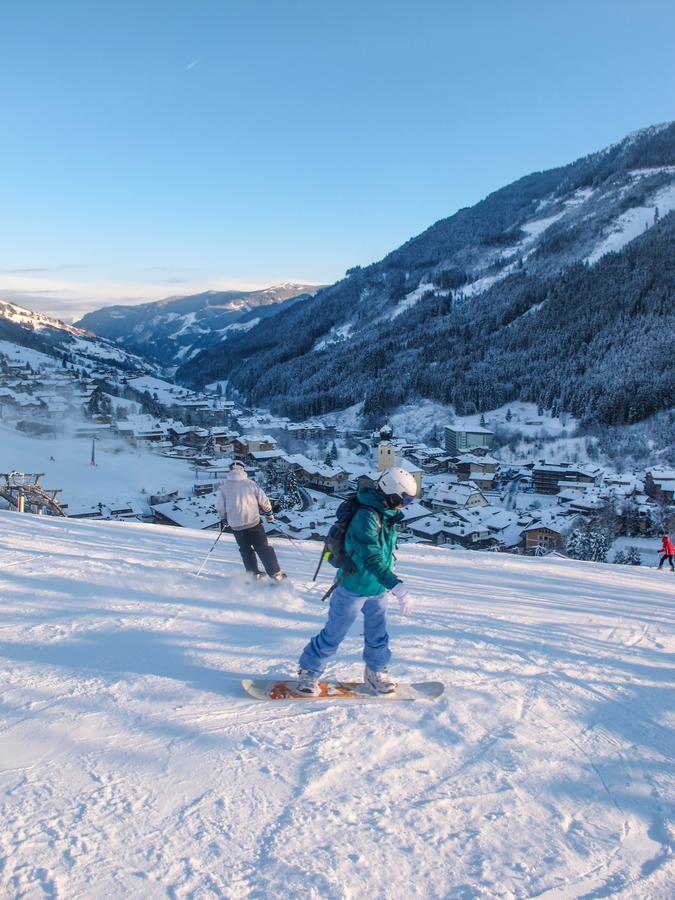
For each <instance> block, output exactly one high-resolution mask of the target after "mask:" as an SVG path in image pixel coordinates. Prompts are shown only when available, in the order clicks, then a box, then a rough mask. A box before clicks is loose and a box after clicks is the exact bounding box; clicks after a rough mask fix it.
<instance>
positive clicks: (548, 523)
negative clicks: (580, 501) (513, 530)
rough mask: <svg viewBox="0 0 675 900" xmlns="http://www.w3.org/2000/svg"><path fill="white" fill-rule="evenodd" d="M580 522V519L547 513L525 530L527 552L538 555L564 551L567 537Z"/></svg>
mask: <svg viewBox="0 0 675 900" xmlns="http://www.w3.org/2000/svg"><path fill="white" fill-rule="evenodd" d="M578 522H579V519H578V518H571V517H570V516H561V515H556V514H555V513H546V514H544V515H543V516H542V517H541V518H539V519H538V520H537V521H536V522H533V523H532V524H531V525H529V526H528V527H527V528H525V529H524V530H523V535H524V538H525V552H526V553H527V552H529V553H537V552H540V553H541V552H544V553H545V552H548V551H550V550H563V549H564V548H565V542H566V540H567V536H568V535H569V534H570V533H571V532H572V531H573V530H574V528H575V527H576V526H577V524H578Z"/></svg>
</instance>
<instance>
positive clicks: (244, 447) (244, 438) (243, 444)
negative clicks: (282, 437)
mask: <svg viewBox="0 0 675 900" xmlns="http://www.w3.org/2000/svg"><path fill="white" fill-rule="evenodd" d="M276 448H277V442H276V441H275V440H274V438H273V437H270V436H269V435H267V434H265V435H262V436H259V437H252V436H250V435H247V434H242V435H238V436H237V437H234V438H233V439H232V449H233V451H234V455H235V456H236V457H237V458H239V459H243V458H244V457H245V456H247V455H248V454H249V453H259V452H260V451H261V450H276Z"/></svg>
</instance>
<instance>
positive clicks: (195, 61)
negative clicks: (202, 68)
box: [185, 59, 199, 69]
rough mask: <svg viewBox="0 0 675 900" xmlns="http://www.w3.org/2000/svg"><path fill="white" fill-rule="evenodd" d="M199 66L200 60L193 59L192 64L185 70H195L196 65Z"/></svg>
mask: <svg viewBox="0 0 675 900" xmlns="http://www.w3.org/2000/svg"><path fill="white" fill-rule="evenodd" d="M198 64H199V60H198V59H193V60H192V62H191V63H190V64H189V65H187V66H185V68H186V69H192V68H194V67H195V66H196V65H198Z"/></svg>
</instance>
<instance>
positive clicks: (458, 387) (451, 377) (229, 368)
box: [176, 122, 675, 424]
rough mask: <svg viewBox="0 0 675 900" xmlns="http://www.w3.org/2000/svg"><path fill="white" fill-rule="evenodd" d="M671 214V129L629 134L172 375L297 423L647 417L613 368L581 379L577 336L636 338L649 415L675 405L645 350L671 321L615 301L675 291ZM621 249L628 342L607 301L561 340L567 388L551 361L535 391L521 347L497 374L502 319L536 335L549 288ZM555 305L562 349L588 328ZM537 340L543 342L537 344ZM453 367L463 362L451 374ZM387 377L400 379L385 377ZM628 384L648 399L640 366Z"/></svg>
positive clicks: (516, 187) (674, 171)
mask: <svg viewBox="0 0 675 900" xmlns="http://www.w3.org/2000/svg"><path fill="white" fill-rule="evenodd" d="M673 209H675V122H671V123H664V124H663V125H660V126H653V127H649V128H647V129H642V130H640V131H639V132H637V133H633V134H632V135H629V136H628V137H626V138H624V139H623V140H622V141H619V142H617V143H616V144H614V145H612V146H611V147H608V148H606V149H605V150H603V151H599V152H597V153H594V154H591V155H589V156H586V157H582V158H581V159H579V160H576V161H575V162H573V163H570V164H568V165H567V166H561V167H557V168H556V169H552V170H549V171H547V172H540V173H532V174H530V175H527V176H524V177H523V178H521V179H518V180H517V181H516V182H513V183H512V184H510V185H507V186H506V187H504V188H502V189H500V190H499V191H496V192H493V193H492V194H490V195H489V196H488V197H486V198H485V199H484V200H482V201H480V202H479V203H478V204H476V205H475V206H473V207H468V208H465V209H462V210H459V211H458V212H457V213H455V214H454V215H453V216H450V217H448V218H447V219H443V220H439V222H436V223H434V225H432V226H430V228H428V229H426V230H425V231H424V232H422V233H421V234H420V235H418V236H417V237H414V238H411V239H410V240H409V241H406V242H405V243H404V244H403V245H401V247H399V248H397V249H396V250H393V251H392V252H391V253H389V254H387V255H386V256H385V257H384V258H383V259H382V260H381V261H380V262H378V263H373V264H371V265H369V266H366V267H360V266H355V267H353V268H351V269H349V270H347V273H346V276H345V278H344V279H341V280H340V281H338V282H336V283H335V284H334V285H330V286H328V287H326V288H323V289H321V290H319V291H318V292H317V293H316V294H315V295H314V296H313V297H312V298H310V299H309V300H307V301H306V303H305V304H303V305H302V307H296V308H295V309H293V308H291V309H289V310H284V311H282V312H281V313H280V314H279V316H277V317H276V318H275V321H274V328H271V327H270V326H269V325H268V324H267V323H265V322H261V323H259V324H258V325H257V326H256V327H254V328H251V329H250V331H248V332H247V333H246V334H242V335H239V336H236V337H234V338H232V339H230V340H229V341H228V344H227V349H226V351H225V350H224V349H223V348H222V347H218V346H214V347H212V348H211V349H209V350H207V351H205V352H203V353H200V354H198V355H196V356H195V358H194V359H192V360H190V361H189V362H187V363H186V364H185V365H182V366H181V367H180V368H179V369H178V371H177V373H176V377H177V379H178V380H180V381H182V382H184V383H186V384H190V385H193V386H198V385H201V384H204V383H207V382H209V381H215V380H219V379H228V381H229V383H230V384H232V385H233V387H235V388H236V389H237V390H239V391H240V393H241V394H243V395H244V396H246V397H248V398H249V400H250V401H251V402H253V403H257V404H259V405H264V406H269V407H270V408H272V409H273V410H275V411H279V412H284V413H286V414H289V415H297V416H305V415H308V414H321V413H326V412H331V411H333V410H338V409H342V408H346V407H347V406H352V405H354V404H355V403H358V402H361V401H363V403H364V412H365V413H366V415H368V416H370V417H372V418H373V420H377V418H378V417H381V416H383V415H386V414H387V412H389V411H391V409H393V408H394V407H395V406H396V405H398V404H399V403H401V402H405V401H409V400H410V399H412V398H414V397H415V396H419V397H427V398H429V399H432V400H439V401H441V402H452V403H454V404H455V406H456V407H457V410H458V412H460V413H465V412H468V411H471V409H472V408H476V409H478V410H487V409H490V408H496V407H498V406H500V405H502V403H503V402H506V401H511V400H516V399H522V400H530V401H532V400H534V401H536V402H538V403H539V402H541V403H543V404H544V405H546V406H550V404H551V403H552V401H553V400H559V401H561V402H563V401H564V402H567V403H572V404H573V405H574V408H572V409H570V411H572V412H574V413H575V415H579V416H580V417H581V418H585V419H587V420H588V421H598V422H606V423H608V424H621V423H622V422H625V421H634V420H635V419H634V417H635V416H637V418H638V419H639V418H640V417H643V416H646V415H649V414H650V413H651V412H653V411H655V410H654V404H653V403H651V402H641V403H640V404H638V405H637V407H634V408H633V410H632V412H631V413H630V417H629V414H628V410H627V409H626V405H625V403H623V401H622V399H621V397H620V391H621V385H620V383H617V379H616V378H615V373H612V372H609V371H607V372H602V367H601V366H600V367H598V366H596V368H595V369H594V370H592V371H590V370H589V368H588V366H585V365H584V360H583V356H584V353H585V352H586V349H587V344H588V342H589V341H590V342H591V343H592V341H593V340H595V341H597V343H596V344H594V346H602V345H603V340H604V339H605V338H607V336H608V335H609V334H610V333H611V334H612V335H613V338H612V340H614V341H618V342H619V343H621V342H623V343H626V341H627V336H628V334H629V332H630V326H631V325H633V326H634V332H635V333H638V334H641V335H642V336H643V343H642V344H640V346H639V347H636V348H635V354H636V358H637V359H640V358H642V359H643V360H645V361H651V362H652V364H654V365H657V363H658V366H657V368H658V376H659V384H660V387H661V388H662V393H661V396H660V399H659V401H658V402H659V406H658V408H667V407H669V406H672V405H675V399H674V398H673V392H674V391H675V385H674V384H673V375H672V371H670V369H669V368H668V367H666V371H662V361H660V360H656V359H655V358H654V356H655V354H654V353H653V352H652V351H653V347H652V346H651V345H650V344H649V341H651V340H652V338H653V336H654V334H656V333H658V329H659V328H661V329H662V330H664V331H667V329H668V328H669V327H670V322H671V317H672V310H671V309H670V308H669V306H668V305H667V304H666V305H665V307H664V306H662V305H661V304H660V303H659V304H657V305H658V308H659V310H660V312H659V316H660V317H661V320H660V322H656V321H650V323H649V326H648V327H646V328H645V327H643V326H645V319H644V317H645V316H647V317H649V309H647V308H644V307H643V306H639V305H637V306H636V305H635V303H634V302H633V301H634V299H635V298H631V297H630V296H628V294H627V292H628V291H629V290H636V291H637V292H638V293H639V292H641V291H642V292H645V291H646V292H648V293H649V292H650V291H652V290H654V291H655V293H656V294H658V295H660V294H661V293H662V292H663V291H666V292H668V291H670V290H672V289H673V284H672V281H673V273H672V271H671V267H670V260H671V259H672V253H673V251H672V238H673V235H672V226H671V225H670V224H669V223H668V220H669V213H670V212H671V210H673ZM664 221H665V222H666V224H665V225H664V224H663V223H664ZM655 225H657V226H658V225H661V226H662V227H660V228H659V227H657V229H656V231H655V237H654V239H653V241H647V242H644V241H643V242H641V239H642V237H643V236H644V233H645V232H647V233H649V232H650V231H651V230H652V229H653V228H654V226H655ZM632 242H636V243H637V248H638V251H637V252H638V257H636V256H635V254H634V253H633V252H631V253H630V254H628V256H626V257H624V263H625V264H626V265H627V266H628V267H629V268H630V269H632V270H634V269H635V268H636V267H637V268H641V262H640V259H639V256H640V253H641V252H642V251H644V263H645V265H646V267H647V269H646V270H645V271H644V272H642V275H641V279H638V281H640V283H639V284H638V283H637V281H632V282H631V285H632V286H631V287H630V288H629V286H628V282H626V284H622V283H618V282H616V283H614V289H615V291H616V296H617V298H618V299H617V301H616V302H617V303H618V305H619V307H620V308H621V309H622V310H623V312H622V315H623V317H624V318H623V321H622V324H623V326H624V331H625V334H624V333H622V334H621V335H618V334H617V333H616V328H615V327H614V324H613V323H612V315H611V306H608V307H607V308H606V310H605V315H604V317H603V316H602V315H598V314H597V310H595V311H594V312H593V314H592V317H591V318H592V320H593V321H592V322H591V323H588V324H589V327H590V328H591V331H590V332H589V333H588V334H587V339H588V340H587V342H586V344H582V343H580V344H578V346H576V348H575V347H574V346H573V345H572V349H571V354H572V357H577V359H576V363H575V362H574V359H573V358H572V360H571V361H568V362H569V363H570V365H569V366H568V367H567V368H566V370H565V373H564V378H562V377H560V373H558V372H556V370H555V367H551V366H549V367H548V371H547V372H546V379H547V380H548V384H544V385H542V373H541V372H535V371H532V366H531V364H530V363H529V362H528V357H527V352H523V353H522V354H521V356H520V357H519V358H518V359H515V358H513V363H514V365H516V366H517V367H516V368H515V369H513V370H505V369H504V367H503V366H501V367H500V366H498V365H497V366H496V367H495V355H496V356H497V357H499V356H500V355H501V356H504V355H505V354H506V355H508V353H507V351H508V348H509V346H510V344H511V343H512V335H511V334H510V333H509V332H508V331H506V330H504V329H505V325H504V323H503V322H502V319H506V320H508V322H511V321H515V320H516V318H517V317H518V316H520V315H522V314H523V313H525V312H528V313H529V316H528V319H527V320H526V319H522V320H520V322H521V328H522V330H523V331H524V332H525V333H529V334H533V333H536V331H537V329H536V328H535V327H534V325H535V321H536V319H537V315H538V312H539V310H541V309H542V308H543V306H545V304H546V302H547V300H548V296H549V294H550V292H551V291H552V290H554V289H555V287H556V285H557V284H558V283H560V284H561V285H563V286H564V285H567V289H571V288H570V287H569V284H570V283H574V284H575V285H576V286H577V288H578V289H579V290H581V292H582V295H583V296H584V297H585V294H584V291H586V290H588V291H590V290H591V289H592V287H593V285H597V279H595V278H594V277H593V275H592V271H593V269H594V267H596V266H598V265H599V264H601V263H602V260H603V259H604V258H606V257H607V256H608V255H610V254H613V253H616V254H618V255H621V254H623V253H625V252H626V250H627V248H628V247H629V246H631V244H632ZM664 260H665V264H664ZM578 266H582V267H583V268H584V269H585V270H586V274H584V275H583V277H581V281H580V282H577V281H575V279H572V281H571V282H568V281H565V278H564V273H566V272H568V271H570V272H572V271H575V272H576V267H578ZM610 269H611V267H610ZM612 271H613V270H612ZM577 275H579V273H578V272H577ZM577 275H575V278H576V277H577ZM610 277H613V276H611V275H610ZM629 281H630V280H629ZM584 302H585V300H584ZM496 310H499V316H497V318H496V319H495V315H494V314H495V311H496ZM561 310H564V318H563V319H562V320H561V321H559V322H553V323H551V324H550V326H549V332H550V331H553V332H555V330H556V329H559V330H560V334H561V337H562V339H563V343H564V344H566V345H567V344H568V343H569V342H568V341H567V338H568V337H570V336H571V335H573V333H574V327H575V323H574V320H575V319H577V318H579V319H581V320H585V318H586V317H587V311H586V310H585V308H584V303H582V302H581V295H580V297H579V299H578V303H577V305H576V306H575V304H574V303H573V302H572V301H571V300H570V299H569V298H568V299H567V300H566V301H565V302H564V303H562V305H561ZM561 314H562V313H561ZM544 318H545V317H544ZM394 321H395V322H396V327H394V328H392V327H391V323H392V322H394ZM495 328H496V329H497V330H496V331H494V330H493V332H491V333H490V334H489V335H488V331H489V329H495ZM444 331H445V338H446V339H445V340H444V339H443V332H444ZM603 335H604V337H603ZM488 336H489V340H488V339H487V337H488ZM549 337H550V335H549V333H548V332H547V334H546V342H547V343H549ZM551 347H555V343H551ZM458 357H459V358H460V359H461V360H466V364H465V365H461V364H458ZM392 359H395V362H392ZM574 365H577V366H579V367H580V368H581V369H582V370H584V371H583V373H582V374H583V375H584V376H586V373H587V372H588V375H587V377H582V379H581V382H580V385H577V388H578V389H577V390H576V391H574V390H571V389H570V388H569V385H568V384H566V381H567V380H568V379H569V378H570V377H571V376H570V375H569V371H568V369H569V368H570V367H571V369H574ZM591 369H592V367H591ZM397 370H400V371H402V372H403V373H404V374H403V375H402V376H398V375H397V374H396V372H397ZM596 378H599V379H600V380H601V381H602V379H603V378H605V379H606V381H607V383H610V382H611V383H612V385H613V388H612V394H611V396H607V395H606V394H605V393H603V402H602V403H601V404H599V405H598V404H595V401H594V395H595V393H596V387H595V379H596ZM490 385H492V387H490ZM639 388H640V390H639V392H638V393H639V394H640V395H641V396H644V397H645V398H646V396H647V393H648V388H649V367H648V366H645V367H644V369H643V375H642V381H641V382H640V384H639ZM582 395H583V396H582Z"/></svg>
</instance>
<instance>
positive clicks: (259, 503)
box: [216, 461, 286, 581]
mask: <svg viewBox="0 0 675 900" xmlns="http://www.w3.org/2000/svg"><path fill="white" fill-rule="evenodd" d="M216 510H217V511H218V515H219V516H220V522H221V528H227V527H228V526H229V527H230V528H231V529H232V532H233V533H234V538H235V540H236V542H237V546H238V547H239V552H240V553H241V558H242V560H243V563H244V568H245V569H246V571H247V572H250V573H251V574H252V575H254V576H255V577H256V578H264V576H265V573H264V572H261V571H260V569H259V567H258V560H257V558H256V554H257V555H258V557H259V558H260V561H261V562H262V564H263V566H264V567H265V572H267V574H268V575H269V577H270V578H274V580H275V581H281V580H282V579H283V578H285V577H286V576H285V574H284V573H283V572H282V571H281V568H280V566H279V562H278V560H277V555H276V553H275V552H274V548H273V547H270V545H269V543H268V541H267V535H266V534H265V529H264V528H263V526H262V522H261V520H260V512H262V513H264V514H265V516H266V517H267V521H268V522H273V521H274V516H273V514H272V504H271V503H270V501H269V500H268V498H267V495H266V494H265V492H264V491H263V490H262V488H260V487H259V486H258V485H257V484H256V483H255V481H253V480H252V479H250V478H249V477H248V475H247V474H246V468H245V466H244V464H243V463H241V462H238V461H235V462H233V463H232V465H231V466H230V472H229V475H228V476H227V478H226V480H225V481H224V482H223V483H222V484H221V486H220V488H219V489H218V493H217V494H216Z"/></svg>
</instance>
